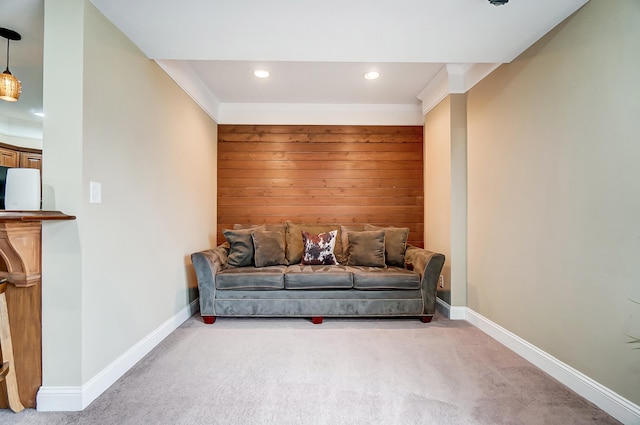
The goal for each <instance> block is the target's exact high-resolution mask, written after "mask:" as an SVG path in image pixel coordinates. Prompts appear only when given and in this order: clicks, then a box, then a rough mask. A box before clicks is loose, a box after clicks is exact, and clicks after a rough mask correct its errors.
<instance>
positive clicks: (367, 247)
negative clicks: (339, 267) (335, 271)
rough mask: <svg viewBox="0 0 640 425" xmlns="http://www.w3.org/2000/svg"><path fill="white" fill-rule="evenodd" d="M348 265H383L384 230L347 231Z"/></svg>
mask: <svg viewBox="0 0 640 425" xmlns="http://www.w3.org/2000/svg"><path fill="white" fill-rule="evenodd" d="M348 237H349V263H348V264H349V265H350V266H367V267H384V266H385V262H384V230H369V231H366V230H365V231H362V232H349V233H348Z"/></svg>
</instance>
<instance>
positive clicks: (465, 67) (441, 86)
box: [416, 63, 501, 115]
mask: <svg viewBox="0 0 640 425" xmlns="http://www.w3.org/2000/svg"><path fill="white" fill-rule="evenodd" d="M500 65H501V64H500V63H476V64H447V65H445V66H443V67H442V69H441V70H440V72H438V73H437V74H436V75H435V77H433V78H432V79H431V81H429V83H427V85H426V86H425V87H424V88H423V89H422V91H421V92H420V93H418V95H417V96H416V97H417V98H418V99H420V100H421V101H422V114H423V115H426V114H427V113H428V112H429V111H430V110H432V109H433V108H434V107H435V106H436V105H438V104H439V103H440V102H441V101H442V100H443V99H444V98H445V97H447V96H448V95H449V94H454V93H466V92H467V91H469V90H470V89H471V88H472V87H473V86H475V85H476V84H478V83H479V82H480V81H482V80H483V79H484V78H485V77H486V76H487V75H489V74H491V73H492V72H493V71H494V70H495V69H496V68H498V67H499V66H500Z"/></svg>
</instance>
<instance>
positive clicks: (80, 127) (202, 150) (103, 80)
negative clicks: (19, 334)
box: [43, 0, 217, 386]
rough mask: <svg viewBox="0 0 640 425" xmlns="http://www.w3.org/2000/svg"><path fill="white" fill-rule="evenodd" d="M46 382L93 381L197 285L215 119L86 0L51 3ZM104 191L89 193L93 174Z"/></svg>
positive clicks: (210, 205)
mask: <svg viewBox="0 0 640 425" xmlns="http://www.w3.org/2000/svg"><path fill="white" fill-rule="evenodd" d="M44 74H45V76H44V87H45V88H44V104H45V110H46V113H47V118H46V120H45V122H44V149H43V150H44V164H45V166H44V168H43V170H44V171H43V179H44V185H45V187H46V190H45V191H44V192H45V201H44V202H45V204H46V205H47V206H48V207H50V208H55V209H58V210H62V211H64V212H66V213H68V214H73V215H76V216H77V217H78V219H77V220H76V221H75V222H70V223H55V224H46V225H45V228H44V230H43V291H44V293H43V328H44V329H43V332H44V335H43V367H44V371H43V373H44V385H45V386H77V385H81V384H85V383H87V381H89V380H90V379H91V378H93V377H95V376H96V374H98V373H99V372H100V371H102V370H104V369H105V367H107V366H108V365H109V364H110V363H111V362H113V361H114V360H115V359H117V358H118V357H119V356H121V355H123V354H124V353H125V352H126V351H127V350H129V349H130V348H132V347H133V346H134V345H135V344H136V343H138V342H140V341H141V340H142V339H143V338H144V337H145V336H147V335H149V334H150V333H151V332H153V331H154V330H155V329H157V328H158V327H160V326H161V325H162V324H163V323H164V322H166V321H167V320H169V319H171V318H172V317H173V316H174V315H176V314H177V313H178V312H180V311H181V310H183V309H184V308H185V307H187V306H188V305H189V303H190V302H191V301H193V300H194V299H195V297H196V296H197V294H196V293H197V291H196V289H195V288H196V282H195V276H194V275H193V273H192V271H191V268H190V261H189V258H188V256H189V255H190V253H191V252H194V251H197V250H201V249H205V248H208V247H209V246H211V245H212V244H213V243H215V235H216V229H215V222H216V219H215V218H216V213H215V208H216V206H215V199H216V184H215V173H216V171H215V170H216V139H217V125H216V124H215V122H213V121H212V120H211V119H210V118H209V117H208V116H207V115H206V114H205V113H204V112H203V111H202V110H201V109H200V108H199V107H198V106H197V105H196V104H195V103H194V102H193V101H192V100H191V99H190V98H189V97H188V96H187V95H186V94H185V93H184V92H183V91H182V90H181V89H180V88H179V87H178V86H177V85H176V84H175V83H174V82H173V81H172V80H171V79H170V78H169V77H168V76H167V75H166V74H165V73H164V72H163V71H162V70H161V69H160V67H159V66H157V65H156V64H155V62H153V61H151V60H148V59H147V58H146V57H145V56H144V55H143V54H142V53H141V52H140V51H138V49H137V48H136V47H135V46H134V45H133V44H132V43H131V42H130V41H129V40H128V39H127V38H126V37H125V36H124V35H122V34H121V33H120V32H119V31H118V30H117V29H116V28H115V27H113V26H112V24H111V23H109V22H108V21H107V20H106V19H105V18H104V17H103V16H102V15H101V14H100V13H99V12H98V11H97V10H96V9H95V8H94V7H93V6H92V5H91V4H90V3H89V2H88V1H86V0H60V1H56V2H47V3H46V4H45V67H44ZM90 181H95V182H100V183H101V184H102V203H101V204H90V203H89V182H90Z"/></svg>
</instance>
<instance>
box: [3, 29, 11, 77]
mask: <svg viewBox="0 0 640 425" xmlns="http://www.w3.org/2000/svg"><path fill="white" fill-rule="evenodd" d="M4 72H5V73H9V74H11V71H9V39H8V38H7V69H5V70H4Z"/></svg>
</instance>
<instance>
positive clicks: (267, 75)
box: [253, 69, 269, 78]
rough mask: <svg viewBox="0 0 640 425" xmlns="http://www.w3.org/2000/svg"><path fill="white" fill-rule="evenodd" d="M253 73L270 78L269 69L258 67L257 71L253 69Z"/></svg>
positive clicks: (259, 76)
mask: <svg viewBox="0 0 640 425" xmlns="http://www.w3.org/2000/svg"><path fill="white" fill-rule="evenodd" d="M253 75H255V76H256V77H258V78H268V77H269V71H267V70H266V69H256V70H255V71H253Z"/></svg>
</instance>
